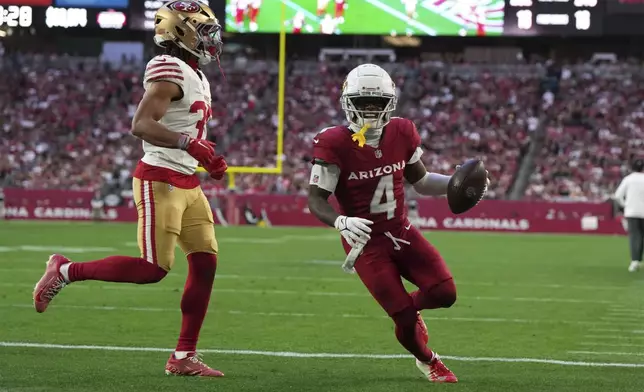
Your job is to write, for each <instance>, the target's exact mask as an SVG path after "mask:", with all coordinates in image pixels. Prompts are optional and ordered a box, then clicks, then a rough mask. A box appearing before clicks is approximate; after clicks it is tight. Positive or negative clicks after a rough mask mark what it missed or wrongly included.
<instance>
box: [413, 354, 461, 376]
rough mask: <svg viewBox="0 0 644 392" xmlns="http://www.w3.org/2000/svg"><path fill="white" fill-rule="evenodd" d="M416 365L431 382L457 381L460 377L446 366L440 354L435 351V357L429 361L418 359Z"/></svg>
mask: <svg viewBox="0 0 644 392" xmlns="http://www.w3.org/2000/svg"><path fill="white" fill-rule="evenodd" d="M416 367H417V368H418V370H420V371H421V373H423V375H424V376H425V377H426V378H427V379H428V380H429V381H431V382H435V383H456V382H458V378H456V376H455V375H454V373H452V371H451V370H449V369H448V368H447V366H445V364H444V363H443V361H441V358H440V357H439V356H438V354H436V353H434V359H432V360H431V361H429V362H422V361H419V360H418V359H416Z"/></svg>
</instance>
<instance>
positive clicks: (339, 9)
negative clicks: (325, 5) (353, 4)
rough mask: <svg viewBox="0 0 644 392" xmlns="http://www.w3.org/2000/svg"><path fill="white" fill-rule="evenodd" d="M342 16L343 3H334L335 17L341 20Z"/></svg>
mask: <svg viewBox="0 0 644 392" xmlns="http://www.w3.org/2000/svg"><path fill="white" fill-rule="evenodd" d="M342 15H344V1H341V2H337V1H336V2H335V17H336V18H341V17H342Z"/></svg>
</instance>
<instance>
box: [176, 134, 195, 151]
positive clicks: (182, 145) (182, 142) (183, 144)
mask: <svg viewBox="0 0 644 392" xmlns="http://www.w3.org/2000/svg"><path fill="white" fill-rule="evenodd" d="M191 139H192V138H191V137H190V136H188V135H181V136H180V137H179V141H178V142H177V148H178V149H179V150H185V149H187V148H188V144H190V140H191Z"/></svg>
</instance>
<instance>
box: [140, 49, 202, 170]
mask: <svg viewBox="0 0 644 392" xmlns="http://www.w3.org/2000/svg"><path fill="white" fill-rule="evenodd" d="M160 81H166V82H170V83H173V84H176V85H177V86H179V88H180V89H181V91H182V92H183V97H182V98H181V99H179V100H176V101H173V102H171V103H170V105H169V106H168V110H167V111H166V113H165V114H164V115H163V117H162V118H161V119H160V120H159V123H160V124H162V125H164V126H165V127H166V128H167V129H168V130H169V131H172V132H177V133H181V134H184V135H188V136H190V137H192V138H195V139H205V138H206V136H207V135H206V132H207V130H206V123H207V122H208V120H209V119H210V116H211V114H212V110H211V107H210V105H211V102H212V98H211V96H210V83H208V80H207V79H206V76H205V75H204V74H203V72H201V70H200V69H193V68H192V67H191V66H190V65H188V64H187V63H186V62H185V61H183V60H181V59H180V58H178V57H174V56H169V55H162V56H157V57H155V58H153V59H152V60H150V62H149V63H148V65H147V67H146V69H145V74H144V81H143V83H144V87H145V89H146V90H147V89H148V88H149V87H150V86H151V85H152V84H153V83H154V82H160ZM195 124H197V125H196V126H195ZM143 151H144V152H145V155H144V156H143V159H141V161H143V162H145V163H147V164H148V165H152V166H156V167H163V168H167V169H171V170H174V171H177V172H179V173H183V174H187V175H191V174H194V172H195V170H196V169H197V166H198V165H199V162H198V161H197V160H196V159H195V158H193V157H192V156H190V154H189V153H188V152H187V151H184V150H179V149H169V148H164V147H159V146H156V145H154V144H151V143H148V142H146V141H145V140H144V141H143Z"/></svg>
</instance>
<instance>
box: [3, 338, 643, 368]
mask: <svg viewBox="0 0 644 392" xmlns="http://www.w3.org/2000/svg"><path fill="white" fill-rule="evenodd" d="M0 347H17V348H40V349H57V350H96V351H116V352H171V351H172V349H171V348H160V347H122V346H95V345H67V344H49V343H31V342H0ZM199 351H200V352H202V353H213V354H224V355H260V356H268V357H283V358H334V359H340V358H366V359H411V357H410V356H409V355H408V354H361V353H303V352H292V351H258V350H234V349H202V350H199ZM642 355H644V354H642ZM441 357H442V358H443V359H447V360H450V361H463V362H510V363H535V364H547V365H560V366H584V367H623V368H644V363H616V362H578V361H562V360H557V359H542V358H502V357H460V356H450V355H442V356H441Z"/></svg>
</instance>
